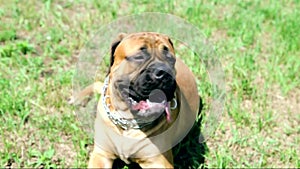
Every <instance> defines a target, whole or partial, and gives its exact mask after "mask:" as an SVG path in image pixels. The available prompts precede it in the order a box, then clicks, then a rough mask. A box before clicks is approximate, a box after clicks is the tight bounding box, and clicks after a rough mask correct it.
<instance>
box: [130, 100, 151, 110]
mask: <svg viewBox="0 0 300 169" xmlns="http://www.w3.org/2000/svg"><path fill="white" fill-rule="evenodd" d="M149 108H150V106H149V104H148V103H147V102H145V101H143V100H142V101H140V102H139V103H138V104H136V105H133V106H132V109H133V110H147V109H149Z"/></svg>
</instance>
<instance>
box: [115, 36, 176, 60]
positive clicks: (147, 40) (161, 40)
mask: <svg viewBox="0 0 300 169" xmlns="http://www.w3.org/2000/svg"><path fill="white" fill-rule="evenodd" d="M164 47H167V48H168V49H169V51H170V52H172V53H173V54H174V49H173V46H172V44H171V42H170V40H169V38H168V37H167V36H166V35H162V34H157V33H149V32H145V33H135V34H129V35H127V36H126V37H125V38H124V39H123V40H122V41H121V43H120V44H119V46H118V47H117V49H116V53H118V52H121V53H124V54H125V53H126V55H131V54H134V53H135V52H136V51H138V50H140V49H141V48H147V49H157V50H163V48H164Z"/></svg>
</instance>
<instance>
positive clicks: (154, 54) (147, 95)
mask: <svg viewBox="0 0 300 169" xmlns="http://www.w3.org/2000/svg"><path fill="white" fill-rule="evenodd" d="M175 62H176V58H175V52H174V48H173V44H172V42H171V40H170V39H169V38H168V37H167V36H165V35H161V34H157V33H135V34H129V35H125V34H120V35H119V39H118V40H117V41H116V42H115V43H113V44H112V47H111V67H110V70H109V75H110V77H112V78H111V83H112V92H113V95H114V96H116V97H119V98H122V100H123V101H124V102H125V103H127V105H128V108H130V109H131V110H134V108H133V105H132V104H133V102H134V103H140V102H145V101H146V100H149V101H150V102H153V103H162V102H167V101H170V100H171V99H172V98H173V97H174V92H175V89H176V81H175V74H176V72H175Z"/></svg>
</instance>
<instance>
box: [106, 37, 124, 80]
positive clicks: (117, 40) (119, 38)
mask: <svg viewBox="0 0 300 169" xmlns="http://www.w3.org/2000/svg"><path fill="white" fill-rule="evenodd" d="M126 35H127V34H126V33H120V34H119V35H118V37H117V38H116V39H115V40H114V41H113V43H112V44H111V47H110V65H109V68H108V72H107V75H108V74H109V73H110V68H111V67H112V65H113V64H114V59H115V57H114V54H115V50H116V48H117V47H118V45H119V44H120V42H121V41H122V40H123V39H124V37H125V36H126Z"/></svg>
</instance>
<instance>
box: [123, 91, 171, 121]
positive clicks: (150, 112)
mask: <svg viewBox="0 0 300 169" xmlns="http://www.w3.org/2000/svg"><path fill="white" fill-rule="evenodd" d="M130 93H135V92H130ZM130 93H129V95H127V98H128V99H127V104H128V105H129V107H130V110H131V112H133V113H134V114H135V115H136V116H140V117H147V118H148V119H147V120H148V121H149V120H151V119H153V120H154V119H156V118H158V117H159V116H160V115H162V113H164V112H165V113H166V119H167V121H168V122H170V121H171V113H170V104H169V102H168V100H167V97H166V95H165V93H164V92H163V91H162V90H159V89H154V90H152V91H151V92H150V93H149V97H148V98H144V99H138V100H137V97H136V94H135V95H132V94H130ZM125 97H126V96H125ZM149 118H150V119H149Z"/></svg>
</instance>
